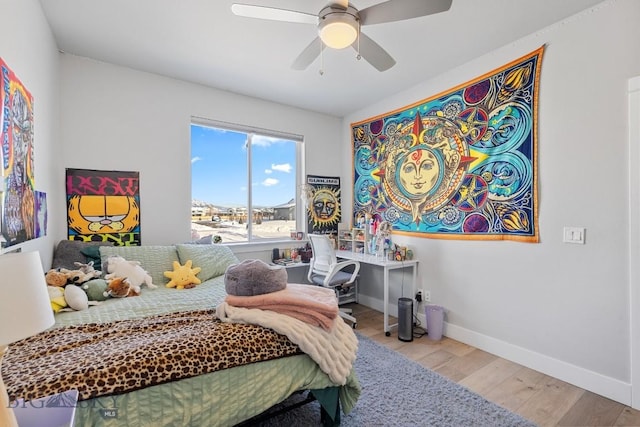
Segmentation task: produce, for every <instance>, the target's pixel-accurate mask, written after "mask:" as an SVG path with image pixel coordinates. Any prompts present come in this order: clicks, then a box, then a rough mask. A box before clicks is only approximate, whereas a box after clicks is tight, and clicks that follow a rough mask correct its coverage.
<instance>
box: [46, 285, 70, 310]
mask: <svg viewBox="0 0 640 427" xmlns="http://www.w3.org/2000/svg"><path fill="white" fill-rule="evenodd" d="M47 292H49V303H50V304H51V309H52V310H53V312H54V313H58V312H59V311H60V310H62V309H63V308H65V307H66V306H67V301H66V300H65V299H64V290H63V288H61V287H59V286H47Z"/></svg>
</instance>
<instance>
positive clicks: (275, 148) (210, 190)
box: [191, 125, 296, 207]
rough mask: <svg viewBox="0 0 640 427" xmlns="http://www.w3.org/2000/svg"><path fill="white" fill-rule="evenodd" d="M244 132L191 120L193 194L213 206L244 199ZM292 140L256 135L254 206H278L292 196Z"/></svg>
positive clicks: (239, 202) (242, 203) (241, 202)
mask: <svg viewBox="0 0 640 427" xmlns="http://www.w3.org/2000/svg"><path fill="white" fill-rule="evenodd" d="M246 138H247V136H246V134H245V133H241V132H234V131H228V130H223V129H214V128H209V127H204V126H198V125H191V177H192V180H191V197H192V199H196V200H200V201H203V202H207V203H211V204H214V205H216V206H227V207H237V206H246V205H247V150H246V149H245V143H246ZM295 144H296V143H295V142H293V141H285V140H281V139H276V138H270V137H265V136H254V137H253V143H252V165H253V171H252V188H253V195H252V197H253V205H254V206H277V205H280V204H283V203H287V202H288V201H289V200H291V199H292V198H294V197H295V189H296V182H295V179H296V149H295Z"/></svg>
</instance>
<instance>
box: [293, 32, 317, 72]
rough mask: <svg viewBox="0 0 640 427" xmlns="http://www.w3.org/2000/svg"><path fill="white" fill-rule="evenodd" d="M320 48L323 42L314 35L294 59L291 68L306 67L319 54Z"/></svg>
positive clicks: (301, 68)
mask: <svg viewBox="0 0 640 427" xmlns="http://www.w3.org/2000/svg"><path fill="white" fill-rule="evenodd" d="M321 50H324V43H322V40H320V37H316V38H315V39H313V40H312V41H311V43H309V45H308V46H307V47H305V48H304V50H303V51H302V52H301V53H300V55H298V57H297V58H296V60H295V61H293V64H291V68H293V69H294V70H304V69H306V68H307V67H308V66H309V65H311V63H312V62H313V61H315V60H316V58H317V57H318V56H319V55H320V51H321Z"/></svg>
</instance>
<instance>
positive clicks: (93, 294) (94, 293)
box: [80, 279, 109, 301]
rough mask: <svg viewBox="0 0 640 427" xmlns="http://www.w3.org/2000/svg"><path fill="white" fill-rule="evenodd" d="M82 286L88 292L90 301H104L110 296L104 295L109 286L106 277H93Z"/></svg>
mask: <svg viewBox="0 0 640 427" xmlns="http://www.w3.org/2000/svg"><path fill="white" fill-rule="evenodd" d="M80 287H81V288H82V290H83V291H84V292H85V293H86V294H87V298H88V299H89V301H104V300H106V299H108V298H109V297H108V296H105V295H104V293H105V292H106V291H107V287H108V285H107V281H106V280H104V279H91V280H89V281H87V282H84V283H83V284H82V285H80Z"/></svg>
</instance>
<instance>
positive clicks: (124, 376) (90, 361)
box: [2, 310, 301, 400]
mask: <svg viewBox="0 0 640 427" xmlns="http://www.w3.org/2000/svg"><path fill="white" fill-rule="evenodd" d="M214 313H215V310H198V311H188V312H179V313H170V314H162V315H157V316H152V317H147V318H143V319H132V320H122V321H118V322H112V323H91V324H84V325H75V326H67V327H62V328H58V329H52V330H48V331H45V332H43V333H40V334H38V335H35V336H33V337H31V338H27V339H24V340H22V341H19V342H17V343H14V344H12V345H11V346H10V347H9V351H8V352H7V354H6V355H5V357H4V359H3V363H2V378H3V379H4V382H5V385H6V388H7V391H8V393H9V398H10V399H11V400H14V399H16V398H24V399H25V400H31V399H36V398H40V397H44V396H48V395H51V394H54V393H59V392H62V391H66V390H69V389H76V390H78V393H79V399H80V400H86V399H90V398H94V397H98V396H104V395H110V394H119V393H124V392H128V391H133V390H136V389H140V388H144V387H149V386H153V385H156V384H162V383H165V382H169V381H175V380H179V379H182V378H188V377H193V376H196V375H201V374H206V373H209V372H213V371H217V370H221V369H226V368H231V367H234V366H239V365H243V364H248V363H253V362H259V361H264V360H270V359H275V358H279V357H285V356H290V355H294V354H300V353H301V351H300V349H299V348H298V346H297V345H295V344H293V343H292V342H291V341H289V339H288V338H286V337H285V336H284V335H280V334H278V333H276V332H274V331H273V330H270V329H267V328H263V327H262V326H258V325H247V324H231V323H223V322H221V321H220V320H218V319H216V318H215V317H214Z"/></svg>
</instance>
